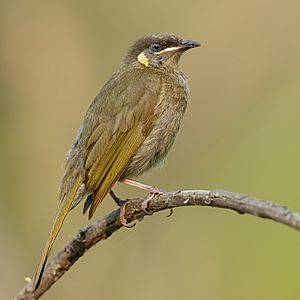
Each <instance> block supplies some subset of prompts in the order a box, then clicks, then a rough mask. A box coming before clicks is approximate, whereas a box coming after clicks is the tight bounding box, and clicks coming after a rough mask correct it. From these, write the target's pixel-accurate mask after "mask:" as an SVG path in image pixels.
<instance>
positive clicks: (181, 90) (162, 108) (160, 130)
mask: <svg viewBox="0 0 300 300" xmlns="http://www.w3.org/2000/svg"><path fill="white" fill-rule="evenodd" d="M189 98H190V96H189V89H188V85H187V81H186V79H185V77H184V75H183V74H176V76H173V77H170V78H163V79H162V80H161V89H160V93H159V98H158V101H157V104H156V106H155V114H156V116H157V117H156V121H155V124H154V126H153V129H152V130H151V132H150V133H149V135H148V136H147V138H146V139H145V141H144V142H143V144H142V145H141V146H140V148H139V149H138V151H137V152H136V153H135V155H134V156H133V157H132V159H131V161H130V163H129V165H128V167H127V168H126V170H125V172H124V174H123V176H124V177H129V178H130V177H137V176H139V175H141V174H142V173H144V172H146V171H147V170H149V169H150V168H152V167H154V166H155V165H157V164H158V163H159V162H161V161H162V160H163V159H164V158H165V156H166V155H167V153H168V152H169V150H170V148H171V146H172V145H173V143H174V140H175V137H176V135H177V133H178V130H179V128H180V124H181V121H182V117H183V115H184V112H185V110H186V106H187V102H188V100H189Z"/></svg>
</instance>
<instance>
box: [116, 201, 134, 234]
mask: <svg viewBox="0 0 300 300" xmlns="http://www.w3.org/2000/svg"><path fill="white" fill-rule="evenodd" d="M126 205H127V201H125V203H124V204H123V205H122V206H121V207H120V215H119V221H120V223H121V225H122V226H124V227H126V228H132V227H134V226H135V225H136V223H132V224H128V223H127V219H126V217H125V215H126Z"/></svg>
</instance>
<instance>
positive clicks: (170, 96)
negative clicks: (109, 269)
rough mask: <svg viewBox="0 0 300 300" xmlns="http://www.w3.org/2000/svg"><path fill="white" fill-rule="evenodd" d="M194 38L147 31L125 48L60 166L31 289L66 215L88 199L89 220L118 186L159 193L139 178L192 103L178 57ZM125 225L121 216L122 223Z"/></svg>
mask: <svg viewBox="0 0 300 300" xmlns="http://www.w3.org/2000/svg"><path fill="white" fill-rule="evenodd" d="M199 46H200V44H199V42H197V41H193V40H185V39H182V38H181V37H179V36H177V35H174V34H151V35H146V36H143V37H141V38H139V39H137V40H136V41H135V42H134V43H133V44H132V46H131V47H129V49H128V52H127V54H126V55H125V59H124V60H123V62H122V63H121V66H120V68H119V70H118V71H117V72H115V73H114V74H113V75H112V76H111V78H110V79H109V80H108V81H107V82H106V83H105V84H104V86H103V87H102V88H101V90H100V92H99V93H98V94H97V96H96V97H95V99H94V101H93V102H92V103H91V104H90V106H89V108H88V110H87V112H86V114H85V117H84V119H83V122H82V125H81V126H80V128H79V130H78V132H77V136H76V138H75V142H74V143H73V145H72V146H71V148H70V150H69V152H68V154H67V157H66V162H65V171H64V175H63V178H62V181H61V185H60V192H59V207H58V209H57V212H56V215H55V217H54V221H53V225H52V228H51V230H50V233H49V236H48V239H47V241H46V244H45V247H44V250H43V252H42V255H41V258H40V261H39V264H38V267H37V271H36V274H35V277H34V280H33V282H32V286H33V291H35V290H36V289H37V288H38V287H39V285H40V283H41V279H42V275H43V272H44V269H45V266H46V262H47V259H48V256H49V254H50V251H51V249H52V246H53V244H54V242H55V240H56V237H57V235H58V233H59V231H60V229H61V227H62V225H63V222H64V220H65V218H66V216H67V214H68V212H69V211H70V210H71V209H73V208H74V207H75V206H77V205H78V204H79V203H80V202H81V201H83V200H85V204H84V208H83V212H84V213H85V212H87V211H88V210H89V212H88V219H91V218H92V216H93V215H94V213H95V210H96V208H97V207H98V205H99V204H100V203H101V202H102V200H103V199H104V197H105V196H106V195H107V194H108V193H110V194H111V196H112V197H113V198H114V200H115V201H116V202H117V203H119V204H120V203H122V202H121V201H118V199H119V198H118V197H117V196H116V195H115V194H114V192H113V190H112V188H113V186H114V184H115V183H116V182H117V181H120V182H123V183H125V184H128V185H132V186H136V187H139V188H142V189H144V190H146V191H148V192H150V194H156V193H158V192H159V190H158V189H157V188H154V187H152V186H148V185H146V184H143V183H140V182H137V181H136V178H137V177H139V176H140V175H142V174H143V173H145V172H146V171H148V170H149V169H151V168H153V167H155V166H156V165H158V163H160V162H161V161H163V160H164V158H165V157H166V155H167V153H168V152H169V150H170V148H171V146H172V145H173V143H174V140H175V137H176V135H177V132H178V130H179V128H180V124H181V122H182V118H183V115H184V113H185V111H186V107H187V104H188V102H189V100H190V92H189V86H188V82H187V79H186V76H185V75H184V74H183V72H182V71H181V70H180V68H179V60H180V57H181V55H182V54H183V53H184V52H185V51H186V50H189V49H193V48H196V47H199ZM120 218H121V216H120ZM121 221H122V222H124V223H125V222H126V220H124V218H123V219H122V220H121Z"/></svg>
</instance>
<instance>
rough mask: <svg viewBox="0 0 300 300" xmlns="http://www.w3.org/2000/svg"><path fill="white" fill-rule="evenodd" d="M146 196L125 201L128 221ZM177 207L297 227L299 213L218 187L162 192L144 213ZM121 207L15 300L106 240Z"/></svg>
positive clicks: (72, 243)
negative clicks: (207, 208) (219, 210)
mask: <svg viewBox="0 0 300 300" xmlns="http://www.w3.org/2000/svg"><path fill="white" fill-rule="evenodd" d="M144 200H145V199H132V200H130V201H128V202H127V204H126V208H125V217H126V220H127V221H128V222H132V221H137V220H140V219H141V218H142V217H144V216H146V215H147V214H146V212H145V210H144V209H143V208H142V203H143V201H144ZM180 206H211V207H219V208H225V209H231V210H235V211H237V212H239V213H241V214H244V213H247V214H250V215H253V216H257V217H261V218H267V219H271V220H273V221H275V222H279V223H282V224H285V225H287V226H290V227H292V228H294V229H296V230H300V213H298V212H293V211H291V210H290V209H288V208H287V207H284V206H281V205H278V204H275V203H273V202H271V201H265V200H260V199H257V198H253V197H250V196H246V195H242V194H238V193H232V192H226V191H221V190H212V191H205V190H194V191H177V192H168V193H163V194H161V195H159V196H157V197H154V198H152V199H151V200H150V201H149V203H148V206H147V212H148V211H149V213H156V212H159V211H161V210H164V209H170V208H175V207H180ZM119 214H120V209H117V210H115V211H113V212H111V213H110V214H108V215H107V216H106V217H104V218H103V219H101V220H98V221H96V222H95V223H94V224H93V225H90V226H88V227H86V228H84V229H81V230H80V231H79V233H78V234H77V236H76V237H75V238H74V239H73V240H71V241H70V243H69V244H68V245H67V246H66V247H65V248H64V249H63V250H62V251H61V252H59V253H58V254H57V256H55V257H54V258H53V259H52V260H51V261H50V262H49V264H48V266H47V268H46V270H45V272H44V275H43V278H42V281H41V284H40V286H39V288H38V289H37V290H36V291H35V292H34V294H33V293H32V292H31V282H29V283H27V284H26V285H25V287H24V288H23V289H22V290H21V291H20V292H19V293H18V294H17V295H16V296H15V298H14V299H15V300H20V299H38V298H39V297H40V296H41V295H42V294H44V293H45V292H46V291H47V290H48V289H49V288H50V287H51V286H52V285H53V284H54V283H55V282H56V281H57V280H59V279H60V278H61V277H62V276H63V275H64V273H65V272H67V271H68V270H69V269H70V268H71V267H72V265H73V264H74V263H75V262H76V261H77V260H78V259H79V258H80V257H81V256H83V254H84V253H85V252H86V251H87V250H88V249H89V248H91V247H92V246H93V245H95V244H96V243H98V242H99V241H101V240H104V239H107V238H108V237H109V236H110V235H112V234H113V233H114V232H115V231H117V230H118V229H119V228H120V227H122V225H121V224H120V221H119Z"/></svg>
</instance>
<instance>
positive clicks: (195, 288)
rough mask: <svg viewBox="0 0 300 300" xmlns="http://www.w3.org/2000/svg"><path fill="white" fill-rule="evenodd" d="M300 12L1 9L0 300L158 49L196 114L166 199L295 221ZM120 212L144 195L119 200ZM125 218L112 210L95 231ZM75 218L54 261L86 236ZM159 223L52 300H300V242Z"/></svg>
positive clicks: (277, 2)
mask: <svg viewBox="0 0 300 300" xmlns="http://www.w3.org/2000/svg"><path fill="white" fill-rule="evenodd" d="M299 12H300V2H299V1H296V0H295V1H293V0H287V1H281V0H254V1H237V0H228V1H208V0H202V1H189V0H186V1H182V2H178V1H177V2H175V1H172V2H171V1H168V2H167V1H156V0H153V1H150V2H149V1H148V2H147V1H136V0H135V1H1V7H0V36H1V41H0V66H1V67H0V79H1V80H0V137H1V139H0V166H1V167H0V201H1V203H0V204H1V210H0V228H1V229H0V230H1V235H0V243H1V245H2V246H1V248H0V265H1V272H0V277H1V278H0V299H9V298H12V296H13V295H14V294H15V293H16V292H18V291H19V289H20V288H21V287H22V286H23V285H24V284H25V280H24V278H25V277H27V276H29V277H32V276H33V275H34V272H35V268H36V265H37V263H38V259H39V257H40V254H41V251H42V248H43V246H44V242H45V240H46V237H47V234H48V231H49V229H50V225H51V222H52V219H53V216H54V213H55V210H56V208H57V204H58V203H57V194H58V193H57V191H58V186H59V183H60V178H61V176H62V172H63V171H62V165H63V161H64V157H65V153H66V152H67V150H68V148H69V146H70V144H71V143H72V142H73V139H74V136H75V133H76V130H77V128H78V127H79V125H80V123H81V120H82V118H83V116H84V114H85V111H86V109H87V107H88V105H89V103H90V102H91V101H92V100H93V98H94V96H95V95H96V94H97V92H98V90H99V89H100V87H101V86H102V85H103V84H104V83H105V81H106V80H107V79H108V78H109V77H110V76H111V74H112V73H113V72H114V71H115V70H116V69H117V68H118V66H119V65H120V63H121V61H122V59H123V57H124V55H125V53H126V50H127V48H128V46H129V45H130V44H131V43H132V42H133V41H134V40H135V39H136V38H138V37H140V36H141V35H144V34H148V33H165V32H171V33H175V34H179V35H181V36H182V37H184V38H186V39H195V40H198V41H200V42H201V44H202V47H201V48H198V49H195V50H192V51H190V52H188V53H186V55H184V57H183V59H182V60H181V68H182V69H183V70H184V72H185V74H186V75H187V77H188V78H189V83H190V89H191V94H192V100H191V102H190V105H189V108H188V111H187V113H186V116H185V119H184V122H183V125H182V127H181V131H180V134H179V136H178V138H177V140H176V143H175V146H174V147H173V149H172V151H171V152H170V154H169V156H168V157H167V160H166V163H165V165H164V167H163V168H162V169H156V170H153V171H151V172H150V173H149V174H147V175H145V176H143V178H141V180H142V181H143V182H146V183H148V184H152V185H154V186H159V187H160V188H162V189H165V190H178V189H181V190H182V189H214V188H217V189H225V190H230V191H235V192H241V193H246V194H250V195H253V196H256V197H260V198H263V199H270V200H272V201H275V202H278V203H281V204H283V205H287V206H289V207H291V208H292V209H294V210H300V188H299V180H300V171H299V170H300V156H299V152H300V138H299V131H300V118H299V115H300V68H299V67H300V37H299V28H300V15H299ZM117 192H118V193H119V194H120V195H122V196H123V197H132V196H137V195H144V194H143V193H140V191H137V190H136V189H134V188H131V187H124V186H122V184H118V187H117ZM115 208H116V206H115V204H114V203H113V201H111V200H110V199H106V201H104V203H103V205H101V206H100V207H99V208H98V210H97V212H96V215H95V218H94V220H95V219H96V218H100V217H102V216H104V215H105V214H107V213H108V212H109V211H111V210H113V209H115ZM81 210H82V207H81V206H80V207H78V208H77V209H76V210H74V211H72V213H70V214H69V217H68V218H67V221H66V223H65V225H64V227H63V229H62V231H61V233H60V235H59V238H58V240H57V242H56V244H55V247H54V250H53V252H52V255H53V254H55V253H57V252H58V251H59V250H60V249H61V248H62V247H63V245H64V244H66V243H67V242H68V241H69V240H70V239H71V238H72V237H73V236H75V235H76V233H77V231H78V229H79V228H81V227H84V226H85V225H86V224H89V222H88V221H87V218H86V216H84V217H83V216H82V215H81ZM166 214H167V212H162V213H160V214H157V215H155V216H152V217H151V218H145V220H144V221H143V222H142V223H139V224H138V225H137V226H136V227H135V228H134V229H131V230H129V229H128V230H127V229H122V230H120V231H119V232H117V233H116V234H114V235H113V236H112V237H111V238H109V239H108V240H107V241H104V242H102V243H100V244H99V245H98V246H96V247H94V248H93V249H92V250H90V251H89V252H88V253H87V254H86V256H85V257H83V258H82V259H80V261H79V262H78V263H77V264H76V265H75V266H74V267H73V268H72V269H71V270H70V271H69V272H68V273H67V274H66V275H65V276H64V277H63V278H62V279H61V280H60V281H59V282H58V283H57V284H55V286H53V287H52V288H51V290H50V291H48V292H47V293H46V294H45V295H44V298H43V299H45V300H46V299H73V300H77V299H87V300H92V299H220V300H224V299H285V300H287V299H299V298H300V285H299V272H300V256H299V248H300V236H299V233H298V232H296V231H295V230H292V229H290V228H288V227H285V226H283V225H279V224H276V223H274V222H271V221H267V220H263V219H259V218H255V217H252V216H246V215H243V216H242V215H239V214H237V213H234V212H231V211H225V210H220V209H212V208H203V207H197V208H195V207H194V208H179V209H176V210H175V212H174V215H173V216H172V217H171V218H166Z"/></svg>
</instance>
